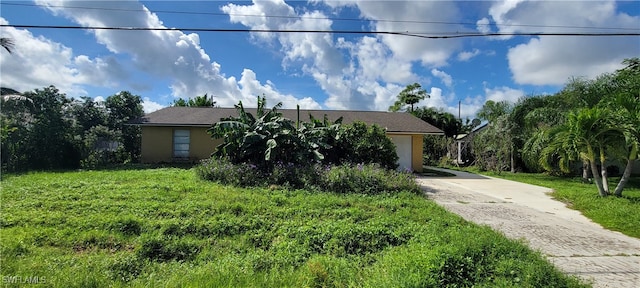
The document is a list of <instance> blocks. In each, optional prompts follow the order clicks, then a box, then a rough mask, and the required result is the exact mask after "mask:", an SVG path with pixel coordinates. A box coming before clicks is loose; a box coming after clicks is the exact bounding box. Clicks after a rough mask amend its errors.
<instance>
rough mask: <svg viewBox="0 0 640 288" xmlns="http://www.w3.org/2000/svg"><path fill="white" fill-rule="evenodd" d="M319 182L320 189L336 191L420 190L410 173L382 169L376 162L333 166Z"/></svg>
mask: <svg viewBox="0 0 640 288" xmlns="http://www.w3.org/2000/svg"><path fill="white" fill-rule="evenodd" d="M320 182H321V184H320V187H321V189H322V190H324V191H331V192H336V193H360V194H370V195H373V194H381V193H393V192H400V191H411V192H419V191H420V188H419V187H418V185H417V184H416V182H415V180H414V176H413V175H412V174H410V173H402V172H397V171H395V170H387V169H383V168H381V167H380V165H378V164H358V165H341V166H333V167H331V168H329V169H328V170H327V171H325V173H323V174H322V179H321V180H320Z"/></svg>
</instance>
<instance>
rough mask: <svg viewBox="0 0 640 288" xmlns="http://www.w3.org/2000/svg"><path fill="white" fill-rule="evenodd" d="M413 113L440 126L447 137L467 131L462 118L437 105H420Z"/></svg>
mask: <svg viewBox="0 0 640 288" xmlns="http://www.w3.org/2000/svg"><path fill="white" fill-rule="evenodd" d="M411 114H413V115H414V116H416V117H418V118H420V119H422V121H425V122H427V123H429V124H431V125H433V126H436V127H438V128H440V130H442V131H443V132H444V136H446V137H455V136H456V135H458V134H462V133H467V132H469V131H465V130H466V129H465V128H466V127H464V125H463V124H462V120H460V119H458V118H456V117H455V116H453V114H451V113H449V112H446V111H444V110H443V109H441V108H440V109H438V108H435V107H419V108H416V109H415V110H414V111H413V112H412V113H411Z"/></svg>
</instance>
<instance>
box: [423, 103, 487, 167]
mask: <svg viewBox="0 0 640 288" xmlns="http://www.w3.org/2000/svg"><path fill="white" fill-rule="evenodd" d="M411 114H413V115H414V116H416V117H418V118H420V119H422V121H425V122H427V123H429V124H431V125H433V126H436V127H438V128H439V129H440V130H442V131H443V132H444V137H442V136H440V135H425V136H424V138H423V147H424V149H423V151H424V163H425V164H426V165H439V164H438V163H441V162H446V165H450V164H451V163H452V162H451V161H448V160H451V159H452V158H457V157H456V156H454V155H457V153H458V150H457V146H456V145H455V137H456V136H458V135H461V134H464V133H469V132H471V130H473V128H475V127H476V126H478V125H480V120H479V119H474V120H473V121H472V120H469V119H468V118H467V119H466V122H465V123H462V120H461V119H458V118H456V117H455V116H454V115H453V114H451V113H449V112H446V111H444V110H443V109H438V108H435V107H419V108H416V109H415V110H414V111H413V112H411ZM463 152H464V151H463ZM467 158H468V157H465V158H464V159H467Z"/></svg>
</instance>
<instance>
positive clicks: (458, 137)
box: [456, 123, 489, 141]
mask: <svg viewBox="0 0 640 288" xmlns="http://www.w3.org/2000/svg"><path fill="white" fill-rule="evenodd" d="M487 125H489V123H484V124H482V125H480V126H478V127H476V128H473V130H471V133H469V134H460V135H458V136H456V140H459V141H467V140H468V139H466V138H467V137H470V135H471V136H473V135H474V134H478V133H480V132H481V131H482V130H484V128H486V127H487Z"/></svg>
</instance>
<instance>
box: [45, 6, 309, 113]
mask: <svg viewBox="0 0 640 288" xmlns="http://www.w3.org/2000/svg"><path fill="white" fill-rule="evenodd" d="M37 2H38V4H41V5H46V6H47V7H48V8H47V9H49V10H50V11H52V12H53V13H55V14H58V15H63V16H65V17H67V18H69V19H71V20H72V21H74V22H77V23H79V24H80V25H83V26H106V27H109V26H114V27H115V26H118V27H119V26H125V27H127V26H128V27H158V28H164V27H165V26H164V24H163V22H162V21H161V20H160V19H159V18H158V16H157V15H156V14H154V13H151V12H150V11H149V10H148V9H147V8H146V7H145V6H144V5H142V4H140V3H138V2H136V1H106V2H87V4H89V3H90V4H91V5H92V6H95V7H101V8H118V9H135V10H140V9H142V10H144V13H135V14H131V13H110V12H109V10H98V9H66V8H64V6H73V5H74V2H73V1H62V2H60V1H56V2H49V1H43V0H40V1H37ZM50 3H51V4H52V5H51V6H49V4H50ZM270 19H271V18H270ZM91 33H93V34H94V35H95V37H96V40H97V41H98V42H99V43H101V44H103V45H104V46H105V47H106V48H107V49H108V50H109V51H111V52H112V53H115V54H120V55H127V56H129V57H131V59H132V62H133V67H134V68H135V69H136V70H138V71H141V72H143V73H146V74H148V75H150V76H151V77H162V78H169V79H171V81H172V82H171V84H170V89H171V90H172V94H173V96H174V97H182V98H189V97H194V96H196V95H203V94H205V93H208V94H209V95H213V96H214V97H215V98H216V101H217V102H218V103H219V105H221V106H231V105H233V104H235V103H237V101H238V100H246V99H254V100H255V96H257V95H250V94H248V93H253V92H255V91H268V92H269V95H270V96H269V97H271V98H273V99H287V101H289V102H298V101H301V103H304V105H307V106H311V107H316V106H318V104H317V103H315V102H314V101H312V100H311V101H310V99H308V98H305V99H296V98H295V97H293V96H291V95H281V94H280V93H279V92H278V91H277V90H275V89H274V88H273V87H271V86H270V85H262V84H260V82H259V81H257V80H255V79H246V81H247V82H245V83H244V84H245V85H249V84H250V85H249V86H250V87H251V89H248V88H245V87H242V88H241V87H240V86H239V85H240V84H239V83H238V82H237V81H236V78H235V77H233V76H229V77H228V76H226V75H225V74H224V73H223V72H222V67H221V65H220V64H219V63H217V62H215V61H212V60H211V57H210V56H209V55H208V54H207V53H206V51H205V50H204V49H203V48H202V47H201V46H200V37H199V36H198V34H196V33H191V34H185V33H183V32H181V31H178V30H174V31H115V30H94V31H92V32H91ZM69 53H71V52H70V51H69ZM69 57H71V56H69ZM74 61H75V62H76V64H77V65H78V67H79V69H87V68H88V67H95V69H96V73H94V74H93V75H94V76H92V75H85V74H87V73H82V75H83V76H82V77H84V78H83V79H81V80H84V81H92V82H94V83H99V84H101V85H116V84H120V85H122V84H123V83H122V82H124V81H126V80H125V79H124V78H123V76H122V75H123V74H124V75H126V73H122V72H123V68H122V67H120V66H119V65H118V63H117V62H116V61H114V58H105V59H94V60H90V59H88V58H86V57H82V56H78V57H76V58H75V59H74ZM247 73H248V72H247V70H245V73H243V78H244V75H245V74H247ZM251 73H252V72H251ZM95 75H97V76H99V78H100V79H99V80H100V81H97V82H96V79H93V77H96V76H95ZM253 76H254V77H253V78H255V74H253ZM250 80H251V81H250ZM254 80H255V81H254ZM71 83H73V81H71ZM133 84H135V83H130V84H129V85H130V86H133ZM256 85H257V86H256ZM258 86H260V87H258ZM149 107H156V106H153V105H150V106H149ZM150 109H151V108H150Z"/></svg>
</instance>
